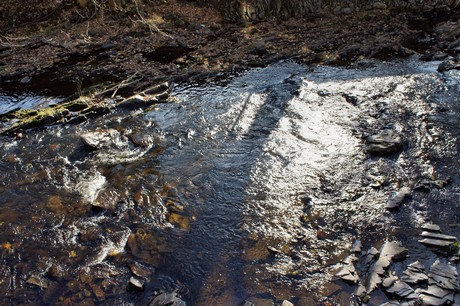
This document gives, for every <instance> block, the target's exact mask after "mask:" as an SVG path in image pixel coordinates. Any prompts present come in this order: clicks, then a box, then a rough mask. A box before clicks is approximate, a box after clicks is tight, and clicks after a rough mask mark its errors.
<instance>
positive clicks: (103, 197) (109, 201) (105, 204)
mask: <svg viewBox="0 0 460 306" xmlns="http://www.w3.org/2000/svg"><path fill="white" fill-rule="evenodd" d="M117 205H118V194H117V193H116V191H114V190H109V189H103V190H100V191H99V192H98V193H97V196H96V199H95V200H94V201H93V202H92V203H91V207H92V208H93V210H95V211H100V210H115V209H116V208H117Z"/></svg>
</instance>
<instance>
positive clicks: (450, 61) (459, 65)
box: [438, 59, 460, 72]
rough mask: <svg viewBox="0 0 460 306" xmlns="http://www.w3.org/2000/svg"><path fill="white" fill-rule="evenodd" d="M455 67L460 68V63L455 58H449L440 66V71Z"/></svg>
mask: <svg viewBox="0 0 460 306" xmlns="http://www.w3.org/2000/svg"><path fill="white" fill-rule="evenodd" d="M453 69H457V70H458V69H460V63H459V62H458V60H455V59H447V60H445V61H443V62H442V63H441V64H439V66H438V72H445V71H449V70H453Z"/></svg>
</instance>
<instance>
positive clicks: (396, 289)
mask: <svg viewBox="0 0 460 306" xmlns="http://www.w3.org/2000/svg"><path fill="white" fill-rule="evenodd" d="M385 291H386V292H388V293H390V294H393V295H396V296H399V297H401V298H405V299H416V298H417V294H416V293H415V291H414V289H412V287H411V286H409V285H408V284H406V283H405V282H402V281H398V282H395V283H394V284H393V285H392V286H391V287H389V288H386V289H385Z"/></svg>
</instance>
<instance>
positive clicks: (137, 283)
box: [129, 276, 145, 291]
mask: <svg viewBox="0 0 460 306" xmlns="http://www.w3.org/2000/svg"><path fill="white" fill-rule="evenodd" d="M129 287H130V288H132V289H134V290H136V291H143V290H144V288H145V287H144V282H143V281H142V280H141V279H139V278H136V277H134V276H132V277H131V278H130V279H129Z"/></svg>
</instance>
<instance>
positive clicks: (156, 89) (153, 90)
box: [144, 82, 169, 95]
mask: <svg viewBox="0 0 460 306" xmlns="http://www.w3.org/2000/svg"><path fill="white" fill-rule="evenodd" d="M168 90H169V83H168V82H164V83H161V84H158V85H155V86H152V87H150V88H148V89H146V90H144V94H146V95H155V94H159V93H163V92H165V91H168Z"/></svg>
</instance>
